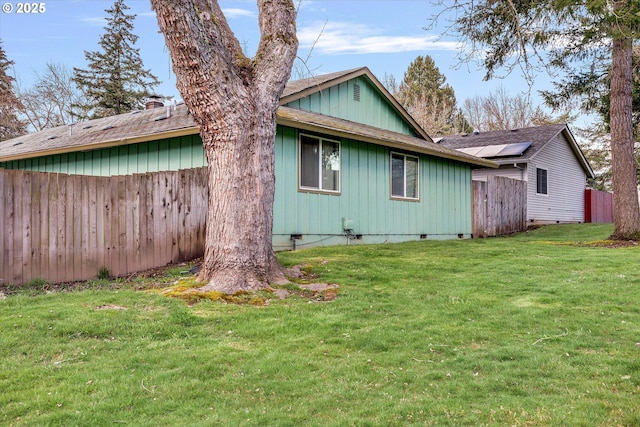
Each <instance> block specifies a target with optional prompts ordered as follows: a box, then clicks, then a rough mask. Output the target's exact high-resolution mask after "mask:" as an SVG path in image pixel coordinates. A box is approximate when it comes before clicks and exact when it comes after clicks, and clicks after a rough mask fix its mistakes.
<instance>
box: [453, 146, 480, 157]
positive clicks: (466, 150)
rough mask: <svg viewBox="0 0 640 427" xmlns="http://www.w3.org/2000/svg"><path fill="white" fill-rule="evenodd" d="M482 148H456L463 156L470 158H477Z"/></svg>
mask: <svg viewBox="0 0 640 427" xmlns="http://www.w3.org/2000/svg"><path fill="white" fill-rule="evenodd" d="M483 148H484V147H467V148H458V151H460V152H463V153H465V154H470V155H472V156H477V155H478V152H479V151H480V150H482V149H483Z"/></svg>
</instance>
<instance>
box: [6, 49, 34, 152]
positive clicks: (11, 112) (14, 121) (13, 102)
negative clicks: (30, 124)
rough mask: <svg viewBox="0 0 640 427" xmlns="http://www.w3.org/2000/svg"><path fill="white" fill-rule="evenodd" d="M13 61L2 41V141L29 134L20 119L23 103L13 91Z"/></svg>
mask: <svg viewBox="0 0 640 427" xmlns="http://www.w3.org/2000/svg"><path fill="white" fill-rule="evenodd" d="M11 65H13V61H9V59H8V58H7V54H6V53H5V51H4V49H3V47H2V42H1V41H0V141H4V140H7V139H11V138H15V137H17V136H20V135H24V134H25V133H27V128H26V124H25V123H24V122H22V121H21V120H20V119H18V112H19V111H20V110H22V103H20V100H19V99H18V98H17V97H16V95H15V93H14V91H13V82H14V81H15V79H14V78H13V77H11V76H10V75H9V73H8V70H9V67H11Z"/></svg>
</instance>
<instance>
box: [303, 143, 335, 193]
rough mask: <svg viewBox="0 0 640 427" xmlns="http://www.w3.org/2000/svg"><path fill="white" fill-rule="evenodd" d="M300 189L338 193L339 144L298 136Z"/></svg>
mask: <svg viewBox="0 0 640 427" xmlns="http://www.w3.org/2000/svg"><path fill="white" fill-rule="evenodd" d="M300 189H302V190H318V191H328V192H332V193H338V192H340V143H339V142H337V141H331V140H328V139H324V138H319V137H315V136H309V135H301V136H300Z"/></svg>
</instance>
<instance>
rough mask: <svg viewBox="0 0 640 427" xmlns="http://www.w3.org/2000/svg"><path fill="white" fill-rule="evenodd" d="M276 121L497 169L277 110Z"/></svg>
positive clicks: (471, 159) (475, 159)
mask: <svg viewBox="0 0 640 427" xmlns="http://www.w3.org/2000/svg"><path fill="white" fill-rule="evenodd" d="M309 114H314V115H317V116H322V115H320V114H318V113H309ZM276 121H277V123H278V124H279V125H281V126H288V127H291V128H295V129H300V130H305V131H311V132H319V133H324V134H327V135H331V136H336V137H341V138H348V139H354V140H357V141H362V142H367V143H370V144H375V145H381V146H384V147H389V148H394V149H397V150H403V151H410V152H414V153H420V154H427V155H430V156H434V157H439V158H444V159H449V160H455V161H458V162H462V163H467V164H471V165H473V166H476V167H485V168H487V167H488V168H492V169H497V168H498V164H497V163H495V162H493V161H491V160H486V159H482V158H480V157H474V156H469V155H462V153H460V154H461V155H458V154H457V153H456V152H452V153H447V152H441V151H438V150H431V149H429V148H428V147H420V146H417V145H415V146H414V145H408V144H405V143H403V142H400V141H393V140H391V139H387V138H380V137H375V136H370V135H363V134H361V133H358V132H353V131H348V130H345V129H340V128H337V127H330V126H328V125H325V124H321V123H314V122H311V121H303V120H296V119H293V118H290V117H287V115H286V114H284V113H283V112H282V111H281V110H278V115H277V119H276ZM402 136H406V135H402ZM428 143H431V144H435V143H432V142H428ZM452 151H453V149H452Z"/></svg>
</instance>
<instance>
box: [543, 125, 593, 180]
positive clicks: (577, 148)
mask: <svg viewBox="0 0 640 427" xmlns="http://www.w3.org/2000/svg"><path fill="white" fill-rule="evenodd" d="M561 133H562V134H563V135H564V136H565V138H566V139H567V141H569V147H570V148H571V151H572V152H573V154H574V155H575V156H576V158H577V159H578V163H580V166H582V169H583V170H584V171H585V172H586V174H587V175H588V176H589V178H592V179H593V178H595V177H596V175H595V173H594V172H593V169H591V165H590V164H589V162H588V161H587V158H586V157H585V156H584V153H583V152H582V150H581V149H580V146H579V145H578V142H577V141H576V139H575V138H574V136H573V133H572V132H571V129H569V126H567V125H566V124H565V125H564V127H563V128H562V129H560V130H559V131H558V132H557V133H556V134H554V135H553V136H552V137H551V138H549V140H548V141H547V142H545V143H544V145H543V146H542V147H541V148H540V149H539V150H538V151H537V152H536V153H535V154H534V155H533V156H531V158H534V157H536V156H537V154H538V153H540V152H541V151H542V150H543V149H544V148H545V147H546V146H547V145H548V144H549V143H550V142H551V141H552V140H553V139H554V138H555V137H557V136H558V135H559V134H561Z"/></svg>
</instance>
